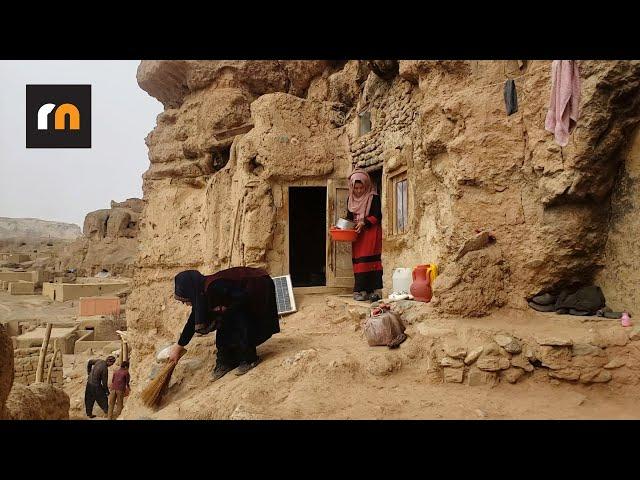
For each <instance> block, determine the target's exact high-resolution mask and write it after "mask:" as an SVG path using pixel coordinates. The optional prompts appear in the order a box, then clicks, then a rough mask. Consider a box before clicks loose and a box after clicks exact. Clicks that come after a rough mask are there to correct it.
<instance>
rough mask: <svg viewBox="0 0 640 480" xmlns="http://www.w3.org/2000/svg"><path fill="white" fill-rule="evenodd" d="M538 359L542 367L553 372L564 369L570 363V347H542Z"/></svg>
mask: <svg viewBox="0 0 640 480" xmlns="http://www.w3.org/2000/svg"><path fill="white" fill-rule="evenodd" d="M538 358H539V359H540V361H541V362H542V365H543V366H545V367H547V368H551V369H553V370H560V369H562V368H566V367H568V366H569V364H570V363H571V348H570V347H565V346H563V347H552V346H543V347H540V349H539V351H538Z"/></svg>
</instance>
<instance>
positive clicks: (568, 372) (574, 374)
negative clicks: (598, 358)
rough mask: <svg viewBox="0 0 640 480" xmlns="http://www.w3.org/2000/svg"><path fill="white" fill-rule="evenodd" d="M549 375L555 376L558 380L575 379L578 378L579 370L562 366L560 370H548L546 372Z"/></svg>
mask: <svg viewBox="0 0 640 480" xmlns="http://www.w3.org/2000/svg"><path fill="white" fill-rule="evenodd" d="M547 374H548V375H549V377H551V378H557V379H559V380H568V381H572V382H574V381H576V380H578V379H579V378H580V370H578V369H577V368H563V369H560V370H549V371H548V372H547Z"/></svg>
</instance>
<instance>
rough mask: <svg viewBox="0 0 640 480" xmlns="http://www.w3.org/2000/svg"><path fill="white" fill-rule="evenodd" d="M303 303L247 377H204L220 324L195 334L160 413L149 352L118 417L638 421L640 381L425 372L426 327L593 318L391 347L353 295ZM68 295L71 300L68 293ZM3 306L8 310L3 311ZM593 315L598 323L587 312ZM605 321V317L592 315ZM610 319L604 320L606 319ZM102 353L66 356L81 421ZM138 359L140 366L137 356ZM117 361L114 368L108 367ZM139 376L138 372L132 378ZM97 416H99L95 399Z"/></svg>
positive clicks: (16, 305)
mask: <svg viewBox="0 0 640 480" xmlns="http://www.w3.org/2000/svg"><path fill="white" fill-rule="evenodd" d="M7 297H9V296H8V295H2V296H1V297H0V307H2V309H3V311H7V309H9V310H10V314H11V315H12V317H13V318H17V317H20V318H30V317H31V316H32V315H34V314H37V315H43V314H45V315H46V314H49V311H51V310H50V309H52V312H53V315H55V316H66V315H68V314H70V309H71V307H70V305H68V306H66V305H64V304H56V302H48V300H46V299H44V297H39V296H22V297H12V298H9V299H8V298H7ZM297 301H298V312H297V313H295V314H293V315H289V316H286V317H284V318H283V319H282V320H281V329H282V331H281V333H279V334H277V335H274V336H273V337H272V338H271V339H270V340H268V341H267V342H265V343H264V344H263V345H261V346H259V347H258V354H259V355H260V357H261V362H260V364H259V365H258V366H257V367H256V368H255V369H253V370H252V371H250V372H249V373H247V374H246V375H244V376H241V377H238V376H236V375H235V374H234V372H231V373H229V374H227V375H226V376H225V377H223V378H222V379H220V380H218V381H217V382H215V383H212V382H210V381H209V375H210V372H211V370H212V368H213V366H214V363H215V334H210V335H208V336H205V337H194V339H193V340H192V342H191V344H190V345H189V346H188V353H187V355H186V356H185V357H183V359H182V360H181V362H180V364H179V365H178V367H177V368H176V370H175V372H174V375H173V378H172V383H171V385H170V388H169V393H168V394H167V396H166V397H165V399H164V401H163V405H162V406H161V408H160V409H159V410H158V411H155V412H153V411H150V410H149V409H147V408H145V407H144V406H142V405H141V404H140V401H139V399H138V398H137V397H136V395H135V393H136V392H139V391H140V390H141V389H142V388H143V387H144V385H145V384H146V382H147V377H148V374H149V373H150V372H151V371H152V370H153V368H157V366H155V367H154V362H153V361H151V359H149V361H145V363H143V364H142V365H139V366H138V368H139V371H138V374H139V380H138V382H135V381H134V382H132V388H133V390H134V396H133V397H131V398H128V399H127V401H126V404H125V410H124V412H123V414H122V416H121V418H122V419H229V418H231V419H637V418H640V403H638V401H637V398H638V393H640V388H639V387H638V385H626V386H624V387H621V386H613V385H608V384H600V385H589V386H587V385H581V384H569V383H566V382H554V383H550V381H549V379H548V378H546V374H545V373H544V372H540V371H536V372H535V374H534V375H533V376H532V377H529V378H526V379H524V380H521V381H520V382H518V383H517V384H508V383H506V382H501V383H500V384H498V385H497V386H495V387H490V386H474V387H470V386H467V385H464V384H450V383H439V382H434V381H433V380H430V379H429V376H428V374H427V372H426V370H427V358H426V356H425V351H426V350H425V349H426V346H425V345H426V344H425V339H426V338H427V337H425V336H424V332H425V330H429V329H431V330H433V329H443V331H445V330H446V329H447V328H454V327H455V328H456V331H458V332H459V335H461V336H463V337H464V336H465V335H467V336H468V335H473V333H470V332H473V331H475V329H477V327H478V326H481V327H482V329H484V328H489V329H496V330H500V328H502V327H505V326H509V327H510V328H511V331H513V332H516V331H520V332H521V333H526V332H529V333H530V332H531V331H533V330H535V331H536V332H538V331H539V332H542V333H545V332H546V333H553V334H555V335H564V334H566V335H572V336H574V337H575V336H576V335H579V333H580V332H583V331H585V332H586V331H588V329H589V328H592V327H591V325H592V323H591V322H585V321H584V320H585V319H580V318H571V317H563V318H562V319H559V318H558V317H557V316H556V317H554V316H553V315H548V314H546V315H545V314H538V313H537V312H515V311H510V312H509V311H503V312H500V313H499V314H497V315H494V316H492V317H486V318H483V319H475V320H461V319H442V320H439V321H437V322H434V323H431V322H429V323H426V322H422V323H415V324H412V325H409V326H408V328H407V332H406V333H407V334H408V336H409V338H408V339H407V340H406V341H405V342H404V343H403V344H402V345H401V346H400V348H398V349H395V350H389V349H388V348H386V347H369V346H368V345H367V343H366V340H365V338H364V335H363V332H362V329H361V328H358V326H357V325H358V324H359V321H358V320H357V313H355V312H357V311H360V312H365V311H366V307H365V306H364V305H361V306H360V307H359V308H358V307H356V305H357V304H354V303H353V302H352V301H349V300H345V299H344V298H338V297H332V299H330V300H329V303H333V304H336V303H337V304H338V305H339V306H341V302H346V303H347V305H346V307H347V308H351V310H352V316H351V318H349V317H348V316H344V315H343V316H340V315H336V312H337V311H338V310H336V309H332V308H329V307H328V306H327V301H328V299H327V297H326V296H323V295H308V296H304V297H299V298H297ZM69 303H71V302H69ZM3 315H4V313H3ZM594 323H595V322H594ZM598 323H601V322H598ZM605 323H607V324H608V323H609V322H605ZM104 355H106V354H105V353H104V352H84V353H82V354H80V355H77V356H74V355H65V356H64V375H65V377H66V378H65V391H66V392H67V393H68V394H69V396H70V399H71V411H70V418H71V419H85V418H86V417H85V416H84V405H83V398H84V385H85V381H86V362H87V360H88V359H89V358H90V357H92V356H104ZM133 368H136V366H133ZM113 370H114V368H112V369H111V371H113ZM135 377H136V376H135V375H134V378H135ZM94 413H95V414H97V415H98V417H96V419H95V420H102V419H103V416H102V412H101V410H100V409H99V407H98V406H97V405H96V406H95V409H94Z"/></svg>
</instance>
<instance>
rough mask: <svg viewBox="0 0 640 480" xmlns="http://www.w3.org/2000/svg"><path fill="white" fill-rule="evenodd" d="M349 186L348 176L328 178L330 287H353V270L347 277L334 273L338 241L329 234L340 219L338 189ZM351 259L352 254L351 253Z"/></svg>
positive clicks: (327, 262)
mask: <svg viewBox="0 0 640 480" xmlns="http://www.w3.org/2000/svg"><path fill="white" fill-rule="evenodd" d="M348 188H349V180H348V179H346V178H329V179H327V253H326V256H325V258H326V271H327V274H326V278H327V286H328V287H341V288H353V282H354V278H353V270H351V271H350V272H351V274H350V275H349V276H347V277H337V276H336V275H335V274H334V271H335V266H336V263H337V262H336V248H335V246H336V243H335V242H333V241H332V240H331V237H330V236H329V227H331V226H332V225H335V224H336V221H337V219H338V216H337V212H336V211H335V204H336V193H335V192H336V190H337V189H347V190H348ZM349 260H351V255H349Z"/></svg>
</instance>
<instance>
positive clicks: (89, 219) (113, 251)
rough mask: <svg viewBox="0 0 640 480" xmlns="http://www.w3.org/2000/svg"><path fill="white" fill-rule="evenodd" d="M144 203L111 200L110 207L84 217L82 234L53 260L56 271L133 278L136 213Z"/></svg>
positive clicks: (136, 227) (135, 247) (138, 213)
mask: <svg viewBox="0 0 640 480" xmlns="http://www.w3.org/2000/svg"><path fill="white" fill-rule="evenodd" d="M143 206H144V202H143V201H142V200H140V199H138V198H129V199H127V200H125V201H124V202H115V201H111V208H108V209H103V210H96V211H95V212H90V213H88V214H87V216H86V217H85V220H84V227H83V235H82V237H80V238H79V239H78V240H76V241H75V242H73V243H72V244H71V245H69V246H67V247H65V249H64V251H63V252H61V253H60V254H59V257H58V259H57V260H56V262H57V264H56V269H57V270H66V269H70V268H75V269H77V270H78V272H79V273H80V274H81V275H89V276H92V275H95V274H96V273H97V272H99V271H101V270H102V269H106V270H108V271H109V272H111V273H113V274H119V275H124V276H133V268H134V262H135V259H136V253H137V248H138V240H137V236H138V231H139V221H140V214H141V212H142V208H143Z"/></svg>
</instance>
